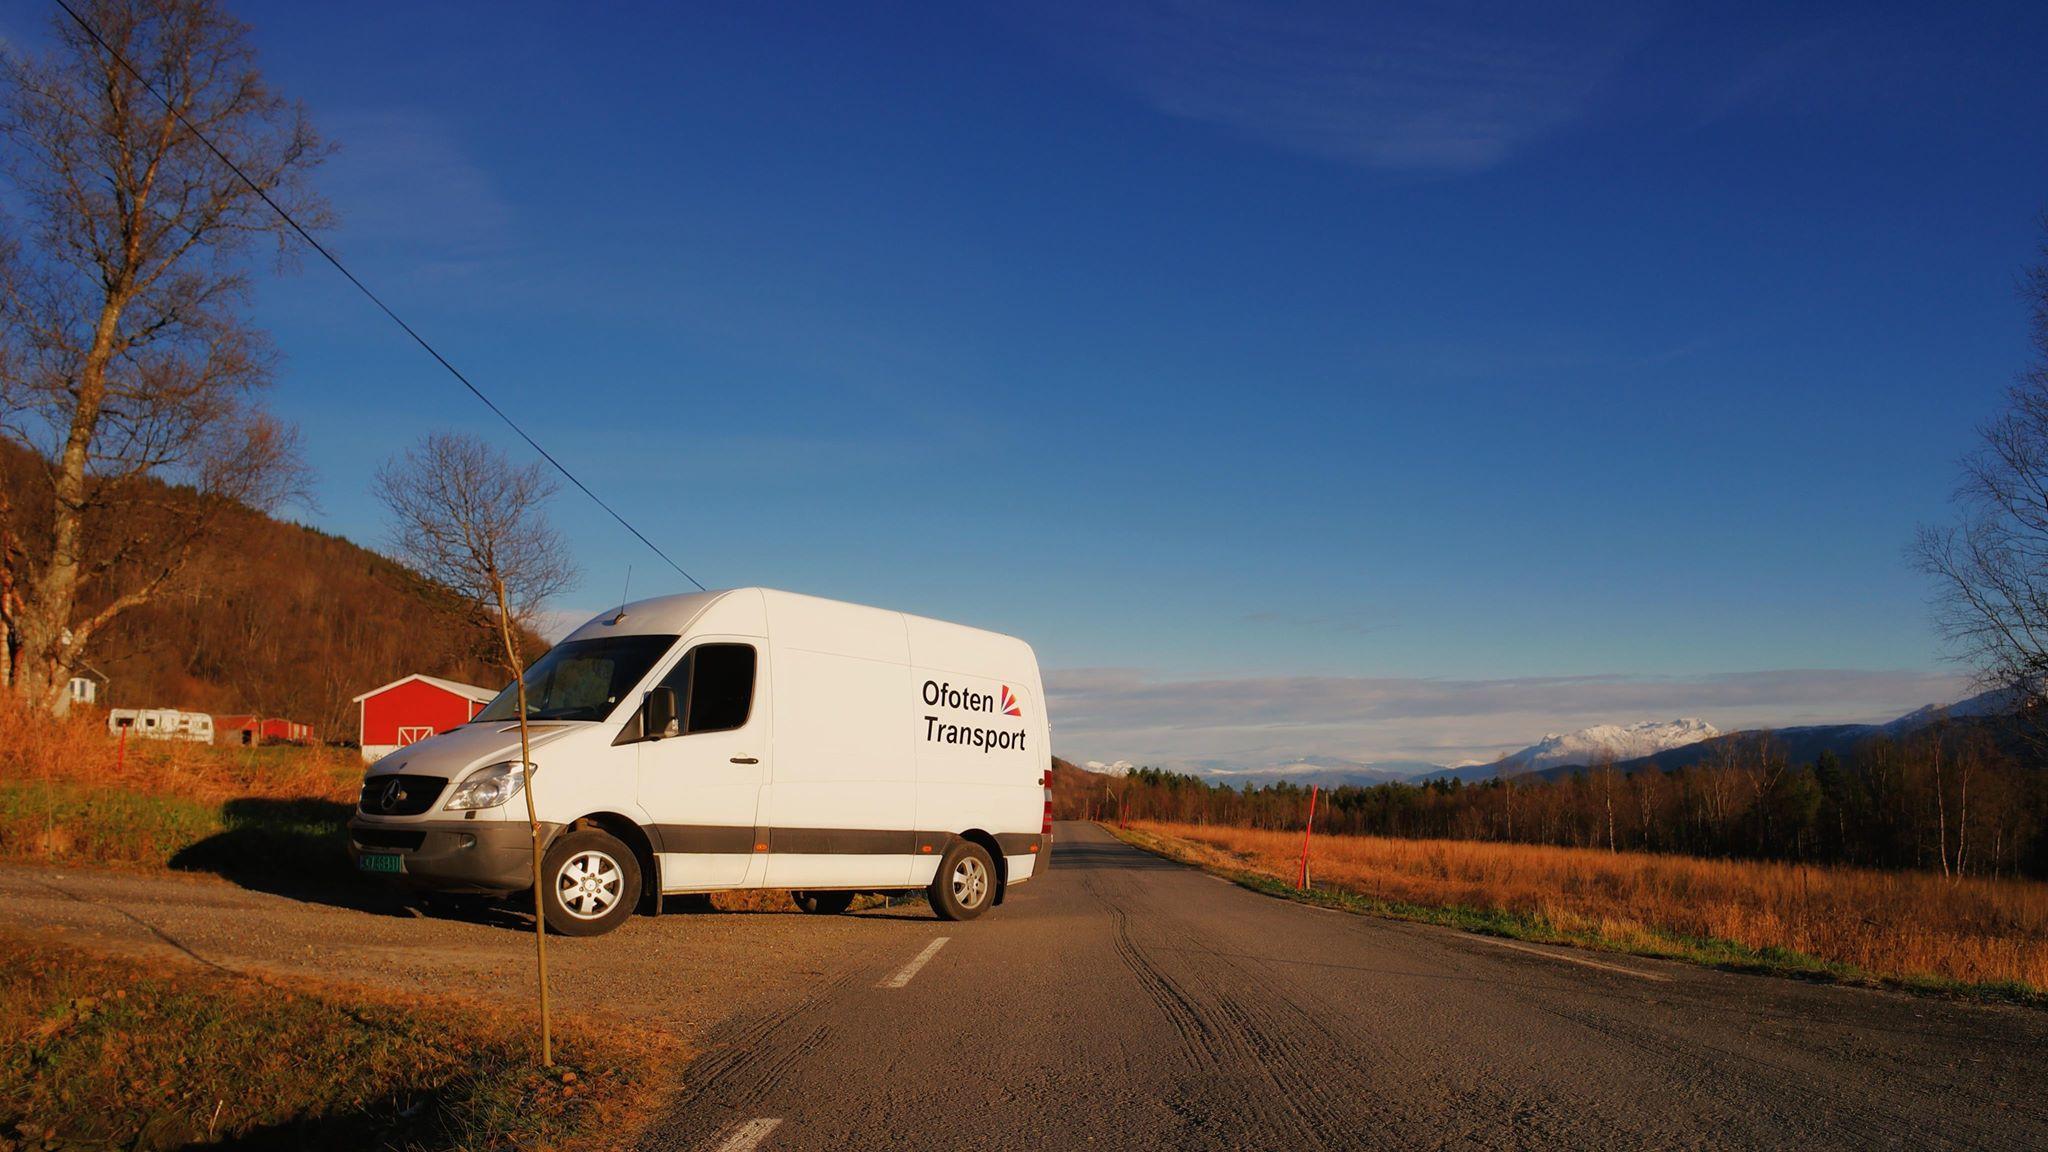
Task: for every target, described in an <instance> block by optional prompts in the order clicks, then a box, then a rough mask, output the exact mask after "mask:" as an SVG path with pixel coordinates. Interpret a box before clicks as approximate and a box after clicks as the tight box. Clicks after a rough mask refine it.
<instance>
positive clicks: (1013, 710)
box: [1002, 684, 1024, 716]
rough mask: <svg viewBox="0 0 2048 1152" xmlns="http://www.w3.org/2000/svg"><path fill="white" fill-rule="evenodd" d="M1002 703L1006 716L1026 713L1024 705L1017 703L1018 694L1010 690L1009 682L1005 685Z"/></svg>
mask: <svg viewBox="0 0 2048 1152" xmlns="http://www.w3.org/2000/svg"><path fill="white" fill-rule="evenodd" d="M1002 705H1003V706H1002V713H1003V715H1005V716H1022V715H1023V714H1024V709H1023V707H1022V706H1021V705H1019V704H1018V703H1017V694H1016V693H1014V692H1012V691H1010V686H1009V685H1008V684H1005V685H1003V700H1002Z"/></svg>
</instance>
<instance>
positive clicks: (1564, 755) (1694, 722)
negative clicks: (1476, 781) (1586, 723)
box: [1507, 716, 1721, 772]
mask: <svg viewBox="0 0 2048 1152" xmlns="http://www.w3.org/2000/svg"><path fill="white" fill-rule="evenodd" d="M1720 734H1721V730H1720V729H1719V728H1716V727H1714V726H1713V725H1712V724H1709V723H1707V722H1706V721H1705V720H1701V719H1698V718H1696V717H1690V716H1685V717H1680V718H1679V719H1676V720H1644V721H1641V722H1640V723H1636V724H1595V725H1593V726H1592V727H1591V728H1581V729H1579V730H1578V731H1577V732H1567V733H1564V734H1563V735H1558V734H1557V733H1552V734H1550V735H1548V736H1545V737H1544V738H1543V739H1541V740H1538V741H1537V742H1536V743H1534V744H1531V745H1529V746H1528V747H1527V748H1524V749H1522V750H1521V751H1519V752H1516V753H1514V754H1512V755H1510V756H1508V757H1507V762H1508V764H1509V765H1511V767H1510V768H1509V769H1508V770H1509V771H1511V772H1539V771H1542V770H1543V769H1545V768H1555V767H1557V766H1559V765H1561V764H1592V763H1595V762H1597V761H1600V760H1604V759H1609V758H1611V759H1613V760H1614V761H1615V762H1616V763H1620V762H1621V761H1623V760H1634V759H1636V758H1637V757H1641V756H1652V755H1655V754H1656V753H1659V752H1663V751H1665V750H1667V749H1671V748H1683V747H1685V746H1686V745H1687V744H1697V743H1699V742H1700V741H1702V740H1707V739H1711V738H1713V737H1715V736H1719V735H1720Z"/></svg>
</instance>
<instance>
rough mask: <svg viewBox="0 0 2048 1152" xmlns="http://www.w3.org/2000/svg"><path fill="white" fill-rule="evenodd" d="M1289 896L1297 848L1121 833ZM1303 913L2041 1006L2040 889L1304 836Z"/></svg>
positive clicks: (1278, 837) (1151, 830)
mask: <svg viewBox="0 0 2048 1152" xmlns="http://www.w3.org/2000/svg"><path fill="white" fill-rule="evenodd" d="M1120 834H1121V835H1122V836H1124V838H1125V839H1127V840H1130V841H1131V842H1133V843H1135V844H1137V845H1139V846H1140V847H1145V848H1149V849H1152V850H1154V851H1158V852H1161V853H1162V854H1165V855H1169V856H1172V857H1174V858H1176V859H1181V860H1184V861H1186V862H1188V863H1193V864H1199V865H1201V866H1203V867H1206V868H1209V869H1210V870H1212V871H1218V872H1222V873H1224V874H1226V875H1231V876H1233V877H1234V878H1236V879H1238V880H1239V881H1240V882H1242V883H1245V884H1247V885H1248V886H1251V887H1255V888H1259V889H1261V890H1265V891H1270V892H1273V893H1275V894H1278V895H1294V894H1295V893H1294V891H1293V884H1292V881H1293V880H1294V878H1295V876H1296V873H1297V869H1298V867H1299V859H1300V853H1301V834H1300V833H1299V832H1264V831H1257V830H1252V829H1244V828H1222V827H1215V826H1202V825H1192V824H1167V823H1150V822H1137V823H1133V824H1132V825H1131V827H1130V829H1129V830H1126V831H1124V832H1122V833H1120ZM1311 875H1312V879H1313V881H1314V886H1315V888H1316V891H1315V892H1314V893H1310V894H1307V896H1308V898H1310V899H1315V900H1317V901H1319V902H1324V903H1333V904H1340V905H1343V906H1347V907H1351V908H1354V909H1356V910H1359V911H1366V912H1374V913H1378V914H1382V915H1392V916H1399V917H1402V918H1406V919H1415V920H1425V921H1430V922H1433V923H1441V924H1447V925H1451V926H1453V927H1459V928H1464V929H1467V930H1470V931H1480V932H1489V933H1494V934H1498V935H1506V936H1515V937H1520V938H1524V939H1531V940H1548V941H1555V942H1560V943H1572V944H1579V945H1584V946H1590V947H1598V948H1607V949H1612V950H1616V951H1626V952H1634V953H1638V954H1642V955H1651V956H1667V957H1673V958H1679V959H1687V960H1693V961H1697V962H1702V963H1708V964H1715V965H1719V966H1723V967H1731V968H1742V969H1750V970H1757V971H1769V972H1776V973H1783V974H1801V975H1808V976H1819V977H1827V978H1832V979H1839V980H1848V981H1857V982H1869V983H1884V984H1896V985H1901V986H1908V987H1915V988H1923V989H1941V990H1950V991H1966V992H1971V993H1976V994H1989V995H1993V996H1998V997H2001V998H2008V999H2013V1000H2019V1001H2023V1002H2029V1003H2035V1004H2041V1005H2048V884H2041V883H2037V882H2029V881H2013V880H1998V881H1992V880H1980V879H1969V880H1963V881H1960V882H1953V883H1952V882H1949V881H1947V880H1944V879H1942V878H1941V877H1939V876H1933V875H1928V874H1925V873H1905V872H1875V871H1867V870H1862V869H1852V868H1810V867H1804V866H1797V865H1787V864H1776V863H1759V862H1753V861H1736V860H1702V859H1697V858H1692V857H1683V856H1657V855H1647V854H1642V853H1629V852H1623V853H1609V852H1604V851H1599V850H1589V849H1573V848H1550V847H1542V846H1533V845H1521V844H1495V843H1481V842H1472V841H1457V840H1395V839H1385V838H1381V837H1367V836H1318V837H1316V839H1315V844H1314V850H1313V854H1312V856H1311Z"/></svg>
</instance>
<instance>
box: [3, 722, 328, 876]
mask: <svg viewBox="0 0 2048 1152" xmlns="http://www.w3.org/2000/svg"><path fill="white" fill-rule="evenodd" d="M361 776H362V763H361V761H360V760H359V759H357V758H356V756H355V754H354V753H353V752H352V751H350V750H347V749H336V748H295V747H289V746H274V747H263V748H242V747H220V748H216V747H213V746H210V745H203V744H189V743H180V742H173V741H164V740H131V741H129V742H128V746H127V748H126V749H125V750H122V749H121V748H119V746H118V745H117V744H116V742H115V741H114V740H113V739H112V738H111V737H109V736H108V735H107V732H106V729H105V728H104V727H102V726H101V725H100V724H99V723H98V722H96V721H95V720H93V719H90V718H84V717H81V718H76V719H72V720H67V721H57V720H51V719H49V718H47V717H42V716H37V715H33V714H29V713H25V712H23V711H22V710H20V709H19V708H17V707H15V706H14V705H13V703H12V702H11V701H0V859H12V860H45V861H54V862H62V863H67V864H88V865H94V866H100V867H127V868H164V867H181V868H193V869H202V870H209V871H214V870H219V869H220V867H222V866H224V865H226V864H229V863H231V862H232V861H235V860H248V861H258V860H260V861H263V862H264V865H263V866H264V867H266V868H270V869H273V870H278V869H281V870H283V871H284V872H286V873H290V874H302V873H311V872H314V871H321V872H330V873H331V872H332V871H333V870H334V869H336V868H337V867H338V866H339V863H340V861H341V860H342V850H343V839H342V837H343V835H344V833H343V826H342V822H343V821H344V820H346V819H347V818H348V812H349V809H350V807H351V806H352V805H353V803H354V800H355V792H356V788H357V784H358V782H359V781H360V779H361Z"/></svg>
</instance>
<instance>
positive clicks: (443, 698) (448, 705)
mask: <svg viewBox="0 0 2048 1152" xmlns="http://www.w3.org/2000/svg"><path fill="white" fill-rule="evenodd" d="M497 694H498V693H497V692H496V691H494V690H492V689H490V688H479V687H477V686H476V685H474V684H458V683H456V682H455V681H453V680H443V679H441V678H440V677H439V676H422V675H420V674H419V673H417V672H415V673H413V674H412V675H410V676H407V677H406V678H405V679H403V680H393V681H392V682H391V683H389V684H386V685H384V686H383V687H382V688H372V689H370V690H369V691H368V692H365V693H363V694H362V695H361V696H358V697H356V705H357V707H359V708H360V709H361V710H362V713H361V718H362V727H361V730H360V731H361V735H362V743H363V760H364V761H365V762H372V761H376V760H378V759H381V758H382V757H384V756H388V755H390V754H391V753H393V752H396V751H398V750H399V749H400V748H403V747H405V746H406V745H407V744H413V743H417V742H418V741H421V740H425V739H426V738H427V737H429V736H432V735H433V734H434V733H436V732H446V731H447V730H448V729H450V728H453V727H455V726H456V725H458V724H467V723H469V721H470V719H471V718H472V717H474V716H475V715H476V714H477V713H479V712H481V711H483V710H484V705H486V704H488V703H490V702H491V698H492V697H494V696H496V695H497Z"/></svg>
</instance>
